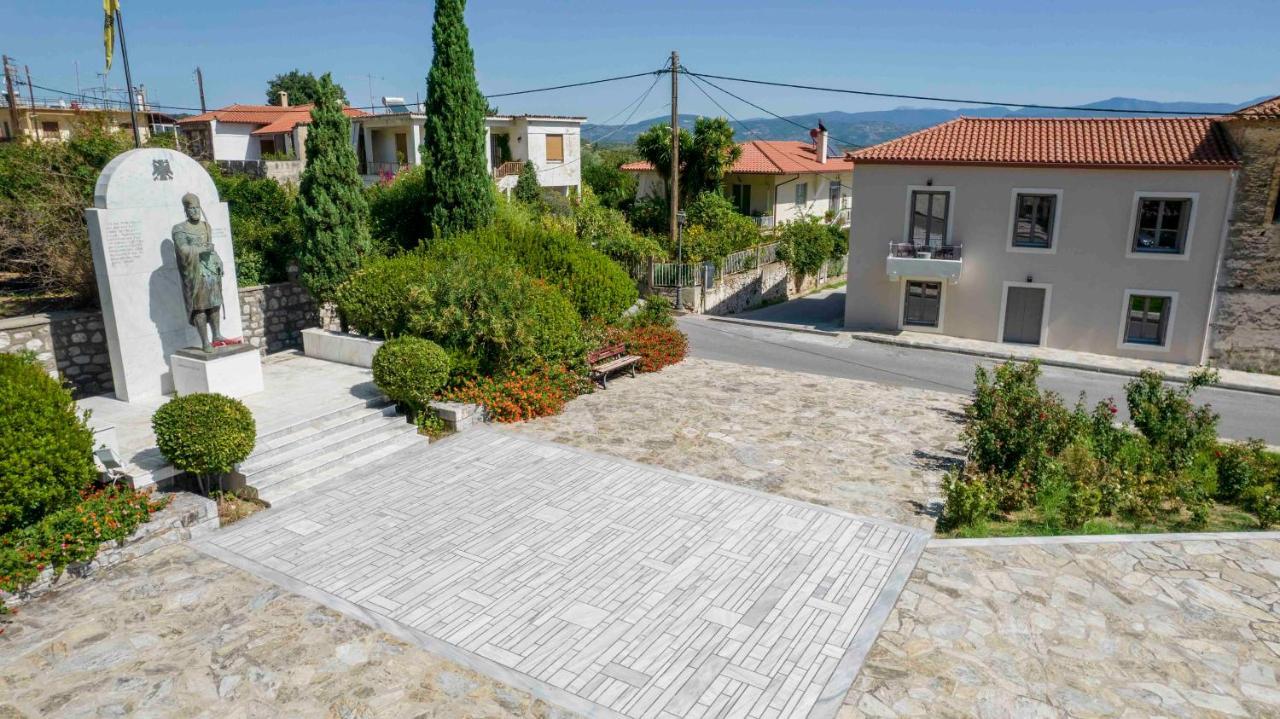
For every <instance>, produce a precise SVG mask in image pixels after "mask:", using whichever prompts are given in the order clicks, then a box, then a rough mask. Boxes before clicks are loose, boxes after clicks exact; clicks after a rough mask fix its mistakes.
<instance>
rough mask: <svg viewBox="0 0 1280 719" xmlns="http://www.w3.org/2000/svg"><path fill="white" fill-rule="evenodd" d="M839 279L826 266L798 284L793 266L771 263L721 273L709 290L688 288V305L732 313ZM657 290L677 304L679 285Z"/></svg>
mask: <svg viewBox="0 0 1280 719" xmlns="http://www.w3.org/2000/svg"><path fill="white" fill-rule="evenodd" d="M839 276H840V277H843V275H839ZM836 278H837V275H831V276H828V275H827V271H826V268H825V267H823V269H822V270H820V271H819V272H818V274H817V275H812V276H809V277H805V278H804V280H803V281H801V282H800V284H799V286H797V285H796V283H795V278H794V276H793V275H792V274H791V268H790V267H789V266H788V265H787V264H786V263H785V262H769V263H767V264H765V265H762V266H760V267H756V268H753V269H750V270H746V271H744V272H735V273H734V274H731V275H721V276H720V277H719V280H718V281H717V282H716V284H715V286H713V287H711V288H709V289H704V288H702V287H686V288H684V298H685V302H684V306H685V309H688V310H690V311H693V312H701V313H703V314H708V315H732V314H736V313H738V312H745V311H747V310H750V309H753V308H755V307H759V306H760V305H762V304H765V303H767V302H771V301H783V300H789V299H791V298H793V297H799V296H800V295H803V294H806V293H808V292H812V291H813V290H814V289H815V288H817V287H819V286H821V285H823V284H825V283H827V282H829V281H831V280H833V279H836ZM654 292H655V293H656V294H660V295H662V296H664V297H666V298H667V299H668V300H670V301H671V302H672V304H675V303H676V288H674V287H655V288H654Z"/></svg>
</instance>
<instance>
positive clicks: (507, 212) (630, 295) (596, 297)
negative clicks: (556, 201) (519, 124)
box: [431, 204, 638, 322]
mask: <svg viewBox="0 0 1280 719" xmlns="http://www.w3.org/2000/svg"><path fill="white" fill-rule="evenodd" d="M478 253H495V254H497V255H499V256H503V257H510V258H511V259H512V260H514V261H515V262H516V264H517V265H518V266H519V267H520V269H522V270H524V271H525V273H527V274H529V275H532V276H533V277H537V278H540V279H543V280H546V281H547V282H548V283H550V284H552V285H554V286H555V287H557V288H558V289H559V290H560V291H561V292H563V293H564V294H565V296H566V297H567V298H568V299H569V301H570V302H572V303H573V306H574V308H575V309H576V310H577V311H578V314H579V316H581V317H582V319H584V320H588V319H592V318H601V319H604V320H605V321H608V322H612V321H615V320H617V319H618V317H620V316H621V315H622V313H623V312H625V311H626V310H627V308H629V307H630V306H631V305H633V304H635V301H636V297H637V296H638V292H637V290H636V285H635V282H633V281H632V280H631V278H630V277H629V276H628V275H627V273H626V271H625V270H623V269H622V267H621V266H620V265H618V264H617V263H616V262H614V261H613V260H611V259H609V257H608V256H607V255H605V254H604V253H602V252H600V251H599V250H596V249H594V248H593V247H591V246H590V244H588V243H587V242H585V241H583V240H581V239H579V238H578V237H577V236H576V235H575V232H574V230H573V229H572V228H571V227H568V226H567V225H562V224H560V223H559V222H558V221H556V220H551V219H547V218H541V219H540V218H534V217H532V216H531V215H530V214H529V212H528V210H527V209H525V208H521V207H516V206H512V205H510V204H504V205H502V206H500V208H499V211H498V216H497V218H496V219H495V221H494V222H493V224H491V225H489V226H488V227H485V228H482V229H479V230H475V231H473V232H469V233H466V234H464V235H460V236H457V237H454V238H450V239H449V240H444V241H439V242H436V243H434V244H433V245H432V247H431V254H432V255H433V256H436V257H442V258H451V257H457V256H459V255H468V254H478Z"/></svg>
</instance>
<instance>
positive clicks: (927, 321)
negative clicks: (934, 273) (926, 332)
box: [902, 280, 942, 327]
mask: <svg viewBox="0 0 1280 719" xmlns="http://www.w3.org/2000/svg"><path fill="white" fill-rule="evenodd" d="M902 301H903V303H904V304H903V308H902V324H903V325H915V326H917V327H937V326H938V314H939V313H938V310H939V308H940V306H941V305H942V283H941V282H917V281H915V280H909V281H908V282H907V290H906V296H905V297H904V298H903V300H902Z"/></svg>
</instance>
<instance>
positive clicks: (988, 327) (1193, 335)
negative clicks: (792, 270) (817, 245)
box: [845, 118, 1239, 363]
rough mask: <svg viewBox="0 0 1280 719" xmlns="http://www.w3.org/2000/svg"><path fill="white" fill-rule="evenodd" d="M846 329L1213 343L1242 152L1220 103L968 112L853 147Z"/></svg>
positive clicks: (1083, 345)
mask: <svg viewBox="0 0 1280 719" xmlns="http://www.w3.org/2000/svg"><path fill="white" fill-rule="evenodd" d="M851 157H852V159H853V162H855V163H857V167H858V171H857V173H856V174H855V178H854V192H853V216H854V217H855V218H856V219H855V221H854V223H853V226H852V228H851V231H850V235H849V275H848V277H849V282H848V291H847V295H846V305H845V326H846V327H848V328H850V329H874V330H913V331H920V332H937V333H945V334H947V335H953V336H957V337H967V338H972V339H978V340H986V341H993V342H1007V343H1020V344H1031V345H1041V346H1047V347H1056V348H1062V349H1072V350H1079V351H1086V352H1094V353H1100V354H1109V355H1117V356H1123V357H1133V358H1143V359H1152V360H1163V361H1172V362H1183V363H1199V362H1201V361H1202V360H1203V359H1204V358H1205V356H1206V351H1207V350H1206V345H1207V337H1208V327H1209V322H1210V319H1211V314H1212V308H1213V304H1214V299H1215V272H1216V270H1217V268H1218V267H1219V264H1220V262H1221V259H1222V252H1223V244H1224V240H1225V238H1226V230H1227V222H1228V217H1229V214H1230V204H1231V201H1232V200H1231V198H1232V192H1233V188H1234V186H1235V182H1236V174H1237V168H1238V167H1239V160H1238V159H1237V154H1236V152H1235V149H1234V147H1233V145H1232V144H1231V142H1230V140H1229V139H1228V137H1227V135H1226V132H1225V131H1224V130H1223V128H1222V127H1221V126H1220V124H1219V123H1218V122H1217V121H1216V120H1215V119H1213V118H1141V119H1137V118H1125V119H1112V118H1107V119H1097V118H1056V119H1040V118H1016V119H1010V118H1001V119H989V118H987V119H977V118H960V119H957V120H953V121H951V122H947V123H943V124H941V125H938V126H936V127H932V128H929V129H926V130H922V131H920V132H916V133H913V134H911V135H907V136H905V137H901V138H898V139H896V140H891V141H889V142H886V143H883V144H880V145H876V146H874V147H870V148H865V149H862V150H858V151H856V152H853V153H851Z"/></svg>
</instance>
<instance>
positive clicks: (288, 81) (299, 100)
mask: <svg viewBox="0 0 1280 719" xmlns="http://www.w3.org/2000/svg"><path fill="white" fill-rule="evenodd" d="M333 86H334V88H336V89H337V91H338V98H339V99H341V100H342V101H343V102H346V101H347V91H346V90H343V89H342V86H341V85H338V84H337V83H334V85H333ZM282 90H283V91H284V92H287V93H289V104H290V105H305V104H307V103H310V102H315V101H316V98H318V97H319V96H320V80H319V78H317V77H316V76H315V75H312V74H311V73H309V72H302V71H301V70H290V71H289V72H286V73H283V74H280V75H276V76H275V77H273V78H271V79H270V80H268V81H267V104H268V105H279V104H280V92H281V91H282Z"/></svg>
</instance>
